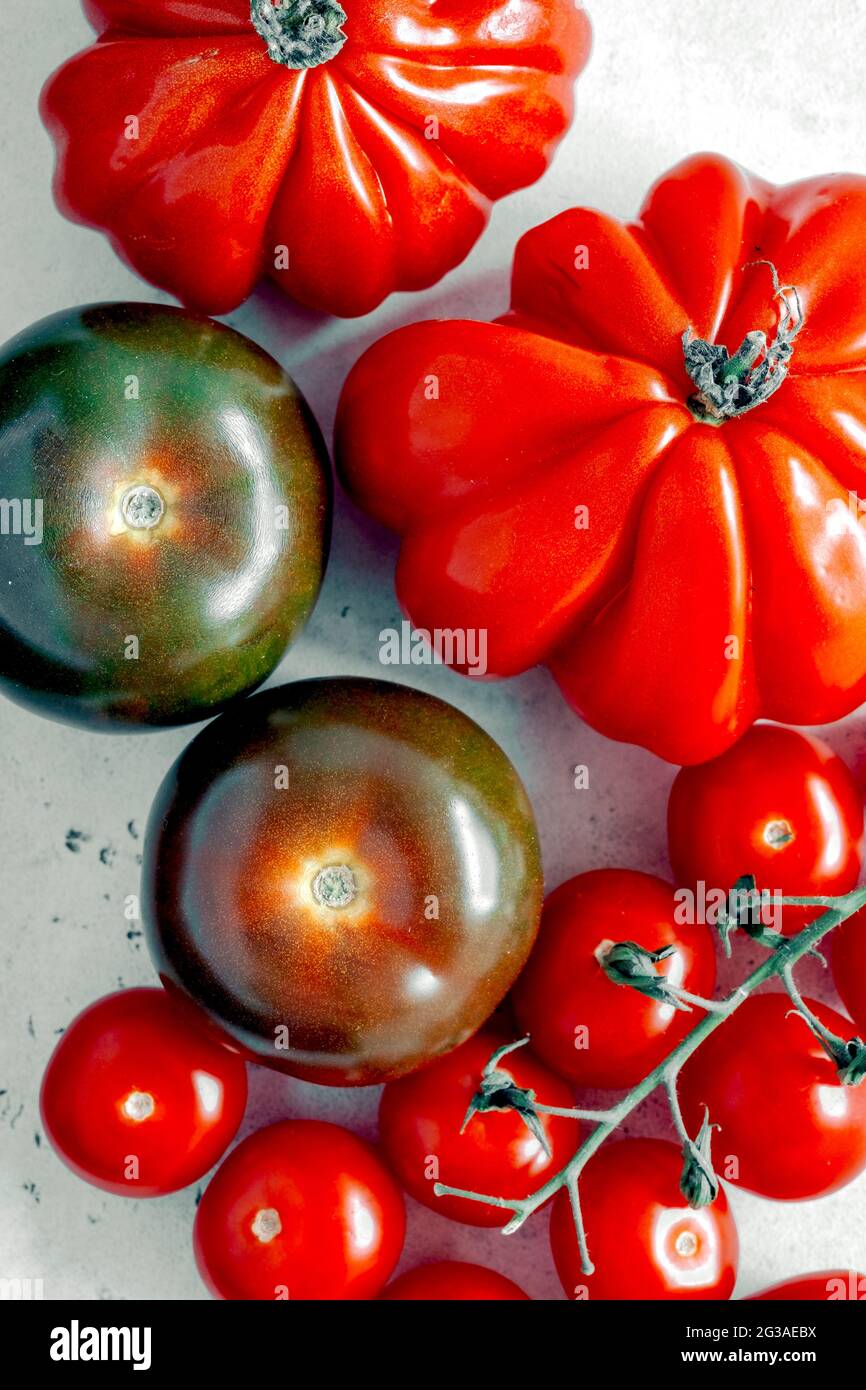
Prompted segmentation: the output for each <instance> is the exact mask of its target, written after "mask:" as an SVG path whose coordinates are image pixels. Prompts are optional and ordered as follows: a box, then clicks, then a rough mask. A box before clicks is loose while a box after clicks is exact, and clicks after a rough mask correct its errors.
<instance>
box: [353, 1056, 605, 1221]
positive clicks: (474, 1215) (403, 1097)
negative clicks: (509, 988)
mask: <svg viewBox="0 0 866 1390" xmlns="http://www.w3.org/2000/svg"><path fill="white" fill-rule="evenodd" d="M502 1041H503V1040H502V1038H500V1037H497V1036H496V1035H494V1034H493V1033H490V1032H484V1033H477V1034H476V1035H475V1037H474V1038H471V1039H470V1040H469V1042H467V1043H464V1044H463V1046H462V1047H458V1048H457V1049H456V1051H454V1052H451V1053H449V1055H448V1056H447V1057H443V1058H442V1059H441V1060H440V1061H438V1062H434V1063H433V1065H432V1066H429V1067H424V1068H423V1069H422V1070H421V1071H419V1072H416V1073H415V1074H414V1075H413V1076H406V1077H404V1078H403V1079H402V1080H400V1081H392V1082H391V1084H390V1085H388V1086H386V1087H385V1090H384V1092H383V1095H382V1103H381V1106H380V1108H379V1135H380V1138H381V1141H382V1145H383V1147H384V1149H385V1152H386V1154H387V1155H388V1161H389V1163H390V1165H391V1168H392V1169H393V1171H394V1172H395V1173H396V1174H397V1177H398V1178H399V1179H400V1181H401V1183H402V1184H403V1186H404V1187H405V1189H406V1191H407V1192H410V1193H411V1194H412V1196H413V1197H414V1198H415V1199H416V1201H419V1202H422V1203H423V1204H424V1206H425V1207H429V1208H430V1209H431V1211H438V1212H439V1213H440V1214H441V1215H442V1216H449V1217H451V1218H452V1219H453V1220H455V1221H465V1222H466V1223H467V1225H470V1226H504V1225H505V1224H506V1222H508V1221H509V1220H510V1218H511V1212H509V1211H503V1210H501V1209H500V1208H497V1207H488V1206H484V1205H483V1204H482V1203H481V1202H467V1201H465V1200H464V1199H463V1198H460V1197H436V1196H435V1195H434V1193H433V1185H434V1183H435V1182H437V1181H441V1182H443V1183H447V1184H448V1186H449V1187H463V1188H468V1189H470V1190H471V1191H473V1192H489V1193H491V1194H492V1195H495V1196H497V1197H527V1196H529V1194H530V1193H531V1192H534V1191H535V1190H536V1188H538V1187H540V1186H541V1185H542V1183H544V1182H546V1180H547V1179H548V1178H549V1177H552V1176H553V1174H554V1173H556V1172H558V1171H559V1169H560V1168H562V1167H563V1166H564V1164H565V1163H567V1161H568V1159H569V1158H570V1157H571V1155H572V1154H573V1153H574V1151H575V1149H576V1148H577V1144H578V1130H579V1126H578V1123H577V1121H576V1120H570V1119H565V1118H562V1117H556V1116H550V1115H541V1116H539V1120H540V1123H541V1127H542V1129H543V1131H544V1134H545V1136H546V1138H547V1143H548V1147H549V1149H550V1154H549V1155H548V1154H546V1153H545V1152H544V1147H543V1145H542V1144H541V1143H540V1141H539V1140H538V1139H537V1138H536V1137H535V1135H533V1134H532V1133H531V1132H530V1130H529V1129H528V1128H527V1127H526V1125H525V1124H524V1122H523V1120H522V1119H521V1118H520V1116H519V1115H517V1114H516V1113H515V1112H514V1111H513V1110H505V1111H503V1110H500V1111H496V1110H490V1111H487V1112H486V1113H484V1114H475V1115H473V1117H472V1119H471V1120H470V1122H469V1124H468V1125H467V1126H466V1129H465V1130H464V1132H463V1133H462V1134H461V1132H460V1130H461V1126H462V1124H463V1120H464V1117H465V1115H466V1112H467V1110H468V1108H469V1103H470V1101H471V1100H472V1097H473V1096H474V1095H475V1093H476V1091H477V1090H478V1088H479V1085H480V1082H481V1073H482V1070H483V1068H484V1065H485V1063H486V1062H487V1061H488V1059H489V1058H490V1056H491V1054H492V1053H493V1052H494V1051H495V1050H496V1048H497V1047H500V1046H501V1045H502ZM497 1070H499V1071H502V1072H503V1073H504V1074H505V1076H508V1077H510V1078H511V1079H512V1080H513V1082H514V1084H515V1085H516V1086H519V1087H520V1088H521V1089H523V1090H533V1091H534V1092H535V1094H536V1097H537V1099H538V1100H539V1101H541V1102H542V1103H543V1104H545V1105H555V1106H557V1107H561V1108H566V1107H570V1106H573V1105H574V1103H575V1102H574V1097H573V1096H572V1094H571V1091H570V1089H569V1087H568V1086H566V1085H565V1084H564V1083H563V1082H562V1081H560V1080H559V1078H558V1077H556V1076H553V1075H552V1074H551V1073H550V1072H549V1071H548V1070H547V1069H546V1068H545V1067H543V1066H541V1065H540V1064H539V1063H538V1062H537V1061H536V1060H535V1058H534V1057H533V1056H532V1055H531V1054H530V1053H528V1052H527V1051H526V1050H525V1049H523V1048H521V1049H520V1050H519V1051H516V1052H511V1053H509V1054H508V1055H507V1056H506V1057H503V1058H502V1060H501V1061H500V1062H499V1064H498V1067H497ZM505 1084H507V1082H506V1083H505Z"/></svg>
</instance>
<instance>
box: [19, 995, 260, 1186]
mask: <svg viewBox="0 0 866 1390" xmlns="http://www.w3.org/2000/svg"><path fill="white" fill-rule="evenodd" d="M246 1100H247V1078H246V1069H245V1067H244V1064H243V1062H242V1061H241V1059H240V1057H239V1056H238V1055H237V1054H236V1053H233V1052H229V1051H228V1049H227V1048H225V1047H222V1046H221V1045H220V1044H219V1043H218V1042H215V1041H214V1040H213V1039H212V1038H210V1037H208V1036H207V1033H206V1032H203V1031H202V1030H201V1028H198V1027H196V1026H195V1024H194V1023H192V1022H190V1019H189V1015H188V1013H187V1012H186V1011H184V1010H182V1008H181V1007H180V1006H179V1005H178V1004H176V1003H175V1002H174V1001H173V1000H171V999H170V998H169V997H168V995H167V994H166V993H165V992H164V991H163V990H161V989H125V990H121V991H120V992H119V993H118V994H109V995H106V997H105V998H104V999H99V1000H97V1002H96V1003H95V1004H91V1006H90V1008H88V1009H85V1010H84V1012H83V1013H81V1014H79V1015H78V1017H77V1018H76V1019H74V1020H73V1022H72V1023H70V1025H69V1027H68V1028H67V1029H66V1031H65V1033H64V1034H63V1036H62V1038H61V1039H60V1041H59V1043H58V1044H57V1046H56V1048H55V1049H54V1052H53V1053H52V1055H51V1059H50V1061H49V1063H48V1066H47V1067H46V1069H45V1076H44V1077H43V1080H42V1093H41V1096H40V1108H41V1111H42V1124H43V1127H44V1129H45V1133H46V1134H47V1136H48V1138H49V1140H50V1141H51V1144H52V1145H53V1146H54V1148H55V1149H56V1150H57V1153H58V1154H59V1155H60V1157H61V1158H62V1159H63V1162H64V1163H66V1164H67V1165H68V1166H69V1167H70V1168H71V1169H72V1171H73V1172H74V1173H77V1175H78V1176H79V1177H80V1178H84V1179H85V1181H87V1182H91V1183H93V1184H94V1185H95V1186H96V1187H102V1188H105V1190H106V1191H107V1192H114V1193H117V1194H118V1195H119V1196H121V1197H160V1196H162V1194H163V1193H165V1192H176V1191H177V1190H178V1189H179V1188H181V1187H186V1186H187V1185H188V1184H189V1183H192V1182H196V1181H197V1179H199V1178H200V1177H202V1176H203V1175H204V1174H205V1173H206V1172H207V1171H208V1169H209V1168H211V1167H212V1166H213V1165H214V1163H216V1161H217V1159H219V1158H221V1157H222V1155H223V1153H224V1152H225V1150H226V1148H227V1147H228V1145H229V1144H230V1143H231V1141H232V1139H233V1138H234V1136H235V1133H236V1132H237V1128H238V1125H239V1124H240V1122H241V1120H242V1119H243V1114H244V1106H245V1105H246Z"/></svg>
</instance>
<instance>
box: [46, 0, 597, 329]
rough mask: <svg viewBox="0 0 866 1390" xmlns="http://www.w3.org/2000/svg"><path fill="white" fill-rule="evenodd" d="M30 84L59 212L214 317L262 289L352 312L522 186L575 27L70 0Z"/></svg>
mask: <svg viewBox="0 0 866 1390" xmlns="http://www.w3.org/2000/svg"><path fill="white" fill-rule="evenodd" d="M85 10H86V13H87V15H88V17H89V18H90V20H91V22H92V24H93V25H94V27H95V28H96V29H97V30H98V31H99V34H100V38H99V41H98V42H97V43H96V44H94V45H93V46H92V47H90V48H88V49H85V51H84V52H83V53H80V54H78V55H77V56H76V57H74V58H72V59H70V61H69V62H67V63H66V64H65V65H64V66H63V67H62V68H60V70H59V71H58V72H57V73H55V75H54V76H53V78H52V79H51V80H50V81H49V83H48V85H47V87H46V89H45V92H44V94H43V100H42V112H43V119H44V120H45V123H46V125H47V126H48V129H49V131H50V132H51V134H52V135H53V137H54V139H55V141H56V144H57V148H58V168H57V177H56V183H55V190H56V196H57V200H58V203H59V205H60V207H61V209H62V210H63V211H64V212H65V213H66V214H67V216H69V217H72V218H74V219H75V220H77V221H81V222H85V223H87V224H89V225H90V226H95V227H101V228H104V229H105V230H106V231H107V232H108V234H109V236H110V238H111V240H112V243H113V245H114V247H115V249H116V250H117V251H118V252H119V253H120V254H121V255H122V256H123V257H124V258H125V259H126V260H127V261H128V262H129V264H130V265H132V267H133V268H134V269H135V270H137V271H138V272H139V274H141V275H143V276H144V277H145V279H147V280H150V281H152V282H153V284H155V285H159V286H160V287H161V288H163V289H167V290H170V291H171V293H172V294H175V295H177V296H178V298H179V299H181V300H183V302H184V303H186V304H189V305H191V306H192V307H194V308H197V309H203V310H205V311H206V312H208V313H219V314H222V313H226V312H228V310H230V309H233V308H234V307H235V306H236V305H238V304H239V303H240V302H241V300H243V299H245V298H246V296H247V295H248V294H249V293H250V291H251V290H252V289H253V287H254V285H255V283H256V281H257V280H258V279H259V278H260V277H261V276H262V275H265V274H267V275H268V276H269V277H270V278H271V279H272V280H274V281H275V282H276V283H277V284H278V285H280V286H281V287H282V288H283V289H284V290H286V291H287V292H288V293H289V294H290V295H292V296H293V297H294V298H295V299H298V300H300V301H301V303H303V304H307V305H310V306H311V307H313V308H315V309H322V310H326V311H327V312H329V313H334V314H343V315H354V314H365V313H367V312H368V311H369V310H371V309H373V308H375V306H376V305H377V304H378V303H379V302H380V301H381V300H382V299H384V298H385V296H386V295H388V294H390V293H391V291H392V290H415V289H422V288H424V287H425V286H427V285H431V284H433V283H434V282H435V281H436V280H438V279H439V278H440V277H441V276H442V275H444V274H445V272H446V271H448V270H450V269H451V268H452V267H453V266H455V265H457V264H458V262H459V261H461V260H462V259H463V258H464V256H465V255H466V254H467V253H468V251H469V250H470V248H471V247H472V246H473V245H474V243H475V241H476V240H477V238H478V237H479V236H480V234H481V232H482V231H483V229H484V226H485V224H486V222H487V218H488V215H489V210H490V205H491V202H492V201H493V200H494V199H497V198H501V197H503V196H504V195H505V194H507V193H511V192H513V191H514V190H515V189H517V188H522V187H523V186H524V185H525V184H528V183H533V182H534V181H535V180H536V179H538V178H539V177H540V176H541V174H542V173H543V172H544V170H545V168H546V166H547V164H548V162H549V160H550V159H551V157H552V154H553V151H554V148H555V146H556V144H557V142H558V141H559V139H560V137H561V136H562V135H563V133H564V132H565V130H566V129H567V127H568V125H569V122H570V120H571V116H572V110H573V96H572V89H573V83H574V79H575V78H576V76H577V74H578V73H579V72H580V71H581V69H582V68H583V66H584V64H585V63H586V60H587V58H588V56H589V48H590V27H589V21H588V20H587V17H586V14H585V13H584V11H583V9H582V8H581V6H580V5H579V4H575V0H509V3H508V4H507V5H503V4H501V0H471V3H467V0H345V8H343V7H342V6H341V5H340V4H338V3H336V0H282V3H278V2H275V0H252V3H251V0H86V3H85Z"/></svg>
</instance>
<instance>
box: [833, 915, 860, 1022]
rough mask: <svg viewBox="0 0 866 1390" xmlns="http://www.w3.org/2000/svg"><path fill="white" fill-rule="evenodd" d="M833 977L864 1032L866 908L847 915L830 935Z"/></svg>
mask: <svg viewBox="0 0 866 1390" xmlns="http://www.w3.org/2000/svg"><path fill="white" fill-rule="evenodd" d="M829 940H830V952H831V957H832V965H833V979H834V981H835V983H836V988H837V990H838V991H839V997H840V999H841V1000H842V1003H843V1004H844V1005H845V1008H846V1009H847V1010H848V1012H849V1014H850V1015H851V1017H852V1018H853V1019H854V1021H855V1023H856V1024H857V1031H858V1032H859V1033H860V1035H861V1036H862V1035H864V1034H866V908H861V909H860V911H859V912H857V913H855V914H854V916H853V917H849V918H848V920H847V921H846V922H843V923H842V925H841V926H840V927H836V929H835V931H834V932H833V933H832V935H831V936H830V938H829Z"/></svg>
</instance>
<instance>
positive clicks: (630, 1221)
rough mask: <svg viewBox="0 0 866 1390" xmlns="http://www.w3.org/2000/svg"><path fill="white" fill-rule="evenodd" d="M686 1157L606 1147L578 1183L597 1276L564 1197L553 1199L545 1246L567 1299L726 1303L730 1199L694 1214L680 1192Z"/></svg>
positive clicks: (623, 1144) (653, 1143)
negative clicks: (589, 1270)
mask: <svg viewBox="0 0 866 1390" xmlns="http://www.w3.org/2000/svg"><path fill="white" fill-rule="evenodd" d="M682 1167H683V1158H682V1153H681V1152H680V1149H679V1148H678V1147H677V1145H676V1144H670V1143H668V1142H667V1140H665V1139H623V1140H620V1141H618V1142H614V1143H611V1144H605V1145H603V1146H602V1148H601V1149H599V1150H598V1152H597V1153H596V1154H595V1155H594V1156H593V1157H592V1158H591V1159H590V1160H589V1163H588V1164H587V1165H586V1168H585V1169H584V1171H583V1173H582V1174H581V1178H580V1199H581V1207H582V1210H583V1217H584V1223H585V1226H586V1236H587V1244H588V1247H589V1254H590V1259H591V1260H592V1262H593V1264H594V1265H595V1273H594V1274H591V1275H585V1274H584V1273H583V1272H582V1270H581V1267H580V1255H579V1252H578V1247H577V1237H576V1235H575V1230H574V1221H573V1218H572V1214H571V1203H570V1202H569V1198H568V1193H567V1192H565V1191H560V1192H558V1193H557V1195H556V1198H555V1200H554V1203H553V1208H552V1210H551V1213H550V1244H551V1248H552V1250H553V1258H554V1261H555V1263H556V1269H557V1273H558V1274H559V1277H560V1279H561V1280H562V1287H563V1288H564V1289H565V1292H566V1293H567V1294H568V1296H569V1298H576V1299H584V1298H589V1299H605V1300H609V1299H641V1298H646V1299H684V1298H696V1299H709V1298H716V1299H719V1298H730V1296H731V1292H732V1290H733V1287H734V1282H735V1280H736V1277H737V1258H738V1254H739V1241H738V1239H737V1228H736V1226H735V1225H734V1218H733V1215H732V1214H731V1212H730V1210H729V1208H728V1202H727V1198H726V1197H725V1194H724V1192H723V1191H720V1192H719V1195H718V1197H717V1198H716V1200H715V1202H714V1203H713V1205H712V1206H710V1207H703V1208H701V1210H700V1211H692V1209H691V1208H690V1207H689V1206H688V1204H687V1203H686V1200H685V1198H684V1197H683V1196H682V1194H681V1193H680V1190H679V1181H680V1174H681V1172H682Z"/></svg>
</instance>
